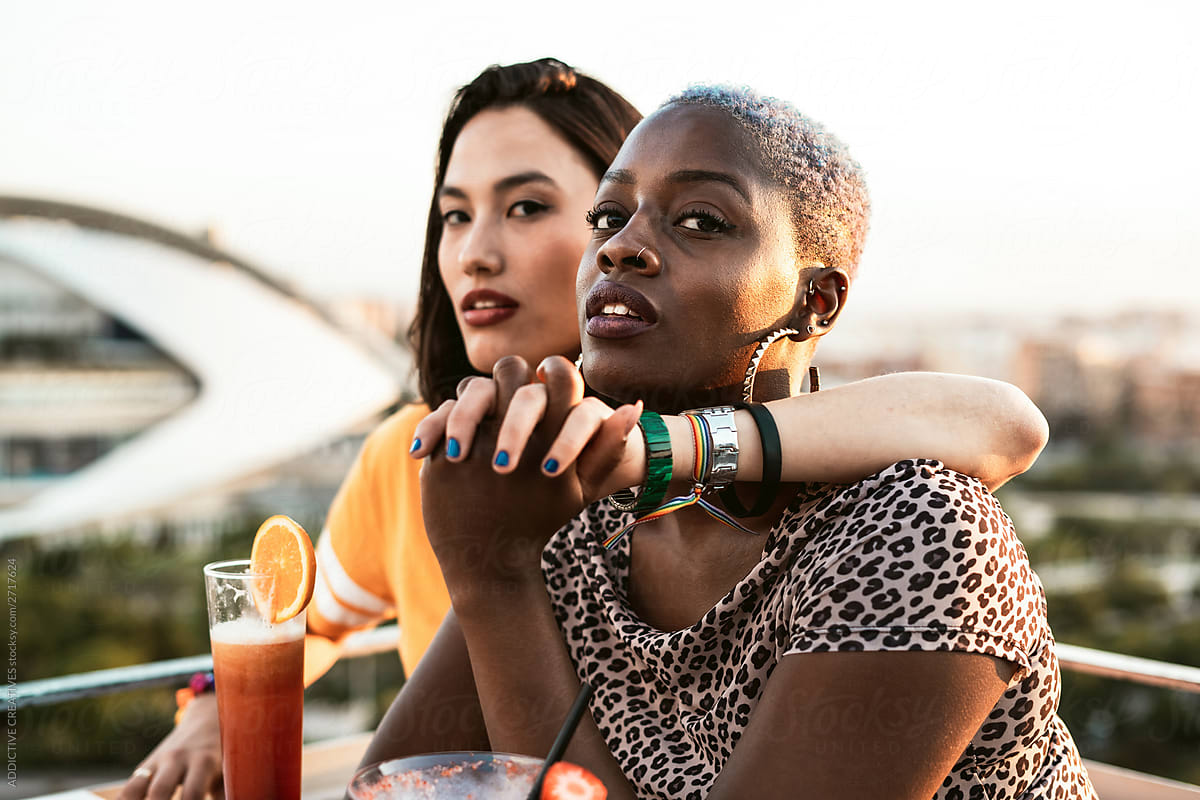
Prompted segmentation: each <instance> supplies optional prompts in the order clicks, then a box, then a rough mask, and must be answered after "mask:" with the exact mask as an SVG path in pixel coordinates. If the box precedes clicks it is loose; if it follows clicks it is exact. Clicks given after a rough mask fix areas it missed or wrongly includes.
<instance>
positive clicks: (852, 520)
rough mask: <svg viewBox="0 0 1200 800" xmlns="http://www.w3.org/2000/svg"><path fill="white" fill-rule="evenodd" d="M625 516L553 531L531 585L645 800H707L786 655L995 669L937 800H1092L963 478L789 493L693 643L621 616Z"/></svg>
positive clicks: (1044, 667)
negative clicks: (981, 719)
mask: <svg viewBox="0 0 1200 800" xmlns="http://www.w3.org/2000/svg"><path fill="white" fill-rule="evenodd" d="M628 522H629V516H628V515H627V514H624V513H622V512H619V511H617V510H615V509H614V508H612V507H611V506H610V505H609V504H608V503H607V502H605V501H601V502H600V503H597V504H594V505H593V506H592V507H590V508H589V509H588V510H586V511H585V512H584V513H583V514H581V515H580V516H579V517H577V518H576V519H574V520H573V521H572V522H571V523H569V524H568V525H567V526H565V527H564V528H563V529H562V530H561V531H559V532H558V533H557V534H556V535H555V537H554V538H553V539H552V540H551V541H550V543H549V544H548V545H547V547H546V549H545V551H544V553H543V563H542V568H543V573H544V575H545V578H546V585H547V587H548V590H549V592H550V596H551V600H552V603H553V605H554V609H555V614H556V616H557V618H558V623H559V627H560V628H561V629H562V632H563V639H564V641H565V642H566V645H567V647H568V649H569V650H570V653H571V659H572V661H573V662H574V664H575V667H576V671H577V673H578V674H579V677H580V679H581V680H586V681H588V682H590V683H591V684H592V686H593V687H594V689H595V695H594V696H593V698H592V704H591V711H592V715H593V717H594V719H595V720H596V723H597V724H598V726H599V728H600V731H601V733H602V734H603V736H604V737H605V739H606V741H607V742H608V746H609V748H610V750H611V751H612V753H613V755H614V756H615V757H616V759H617V761H618V762H619V763H620V764H621V768H622V770H623V771H624V773H625V775H626V776H627V777H628V778H629V780H630V782H631V783H632V784H633V785H634V787H635V788H636V790H637V792H638V795H639V796H640V797H644V798H672V799H674V798H687V800H693V798H695V799H696V800H698V799H699V798H703V797H704V796H706V795H707V794H708V791H709V789H710V787H711V786H712V783H713V781H714V780H715V779H716V776H717V775H718V773H719V772H720V771H721V768H722V766H723V765H724V764H725V761H726V759H728V758H729V756H730V754H731V753H732V752H733V748H734V747H735V746H736V745H737V743H738V739H739V738H740V736H741V734H742V731H743V730H744V729H745V728H746V725H747V723H748V722H749V720H750V716H751V714H752V713H753V711H754V707H755V705H756V704H757V702H758V700H759V699H760V698H761V696H762V690H763V686H764V684H765V683H766V681H767V680H768V678H769V677H770V675H771V672H772V670H773V669H774V667H775V665H776V664H778V663H779V660H780V659H781V658H783V657H785V656H789V655H793V654H802V653H810V652H821V651H830V650H839V651H845V650H962V651H969V652H976V653H987V654H990V655H993V656H996V657H998V658H1002V659H1004V660H1006V661H1009V662H1010V663H1012V664H1013V665H1014V666H1015V667H1016V670H1017V671H1016V673H1015V674H1014V676H1013V678H1012V680H1011V681H1010V683H1009V686H1008V689H1007V691H1006V692H1005V693H1004V695H1003V696H1002V697H1001V699H1000V701H999V702H998V703H997V704H996V707H995V709H994V710H993V711H992V713H991V714H990V715H989V717H988V719H987V721H986V722H985V723H984V724H983V726H982V727H981V728H980V729H979V731H978V733H976V735H975V737H974V738H973V739H972V741H971V743H970V745H969V746H968V747H967V749H966V751H965V752H964V753H963V754H962V756H961V758H959V759H958V761H957V763H956V764H955V765H954V768H953V770H952V771H951V772H950V774H949V775H947V776H946V779H945V781H944V782H943V784H942V786H941V788H940V789H939V790H938V792H937V794H936V797H937V798H946V800H950V798H988V799H989V800H1001V799H1002V798H1094V797H1095V793H1094V791H1093V790H1092V788H1091V785H1090V783H1089V781H1088V777H1087V772H1086V770H1085V769H1084V767H1083V764H1082V763H1081V761H1080V758H1079V754H1078V752H1077V751H1076V748H1075V744H1074V742H1073V741H1072V740H1071V736H1070V734H1069V733H1068V732H1067V729H1066V727H1065V726H1064V725H1063V724H1062V722H1061V720H1059V718H1058V716H1057V715H1056V710H1057V706H1058V697H1059V673H1058V662H1057V660H1056V658H1055V655H1054V639H1053V637H1052V635H1051V633H1050V629H1049V627H1048V626H1047V624H1046V605H1045V597H1044V595H1043V592H1042V587H1041V583H1040V582H1039V581H1038V578H1037V576H1036V575H1035V574H1034V573H1033V571H1032V570H1031V569H1030V567H1029V562H1028V560H1027V558H1026V555H1025V549H1024V547H1022V545H1021V543H1020V542H1019V541H1018V540H1017V537H1016V534H1015V533H1014V531H1013V528H1012V523H1011V521H1010V520H1009V518H1008V517H1007V516H1006V515H1005V514H1004V512H1003V511H1002V510H1001V508H1000V506H999V504H997V503H996V501H995V499H994V498H993V497H992V495H991V494H990V493H988V491H987V490H986V489H985V488H984V487H983V486H982V484H980V483H979V482H978V481H976V480H975V479H973V478H968V477H965V476H963V475H960V474H958V473H955V472H951V471H949V470H947V469H945V468H944V467H943V466H942V465H941V464H940V463H939V462H936V461H902V462H899V463H897V464H894V465H892V466H891V467H888V468H887V469H884V470H882V471H881V472H879V473H877V474H876V475H873V476H871V477H870V478H867V479H865V480H863V481H860V482H858V483H854V484H849V485H831V484H808V485H806V486H804V487H802V489H801V491H800V493H799V494H798V496H797V497H796V499H795V500H794V501H793V502H792V503H791V504H790V505H789V507H788V509H787V510H786V511H785V512H784V514H783V516H782V517H781V519H780V521H779V522H778V523H777V524H776V526H775V527H774V529H773V530H772V531H771V533H770V534H769V535H768V539H767V541H766V543H765V546H764V551H763V557H762V559H761V561H759V563H758V564H757V565H756V566H755V567H754V568H753V569H751V571H750V572H749V573H748V574H747V575H746V577H745V578H743V579H742V580H741V581H740V582H739V583H738V584H737V585H736V586H735V587H734V588H733V589H732V590H730V592H729V593H728V594H727V595H726V596H725V597H724V598H723V599H722V600H721V601H720V602H719V603H718V604H717V605H716V606H715V607H714V608H712V609H711V610H710V611H709V612H708V613H706V614H705V615H704V616H703V617H702V618H701V619H700V620H699V621H698V622H696V624H695V625H693V626H692V627H691V628H688V629H686V630H681V631H673V632H663V631H659V630H657V629H655V628H653V627H651V626H650V625H648V624H647V623H645V622H643V621H642V620H640V619H639V618H638V617H637V615H636V614H635V613H634V612H633V611H632V610H631V608H630V607H629V604H628V592H627V581H628V575H629V564H630V556H629V553H630V550H629V537H626V538H625V539H623V540H622V541H621V542H620V543H619V544H618V545H617V546H616V547H614V548H613V549H612V550H611V551H606V550H605V549H604V548H603V547H602V546H601V544H600V543H601V541H603V540H604V539H605V538H606V537H607V536H608V535H611V534H612V533H613V532H614V531H616V530H619V529H620V527H621V526H622V525H625V524H627V523H628Z"/></svg>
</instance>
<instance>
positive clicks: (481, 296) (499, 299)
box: [458, 289, 521, 311]
mask: <svg viewBox="0 0 1200 800" xmlns="http://www.w3.org/2000/svg"><path fill="white" fill-rule="evenodd" d="M486 301H490V302H492V303H495V304H496V306H498V307H502V308H504V307H515V306H519V305H521V304H520V303H518V302H517V301H516V300H514V299H512V298H511V297H509V296H508V295H506V294H504V293H502V292H497V291H496V290H495V289H472V290H471V291H469V292H467V293H466V294H465V295H463V299H462V302H461V303H459V306H458V307H459V308H461V309H462V310H463V311H471V310H472V309H474V308H475V304H476V303H479V302H486Z"/></svg>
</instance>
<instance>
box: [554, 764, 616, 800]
mask: <svg viewBox="0 0 1200 800" xmlns="http://www.w3.org/2000/svg"><path fill="white" fill-rule="evenodd" d="M606 797H608V789H605V788H604V784H603V783H601V782H600V779H599V778H597V777H596V776H595V775H593V774H592V773H590V772H588V771H587V770H586V769H584V768H583V767H581V766H579V765H578V764H571V763H568V762H566V761H559V762H557V763H556V764H553V765H552V766H551V767H550V769H549V770H547V771H546V780H545V781H544V782H543V783H542V800H604V798H606Z"/></svg>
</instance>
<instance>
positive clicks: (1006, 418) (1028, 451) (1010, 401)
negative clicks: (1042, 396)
mask: <svg viewBox="0 0 1200 800" xmlns="http://www.w3.org/2000/svg"><path fill="white" fill-rule="evenodd" d="M997 393H998V395H999V397H998V398H997V400H996V405H997V410H998V412H999V413H997V414H996V416H995V419H996V420H997V423H998V424H997V428H996V435H997V441H996V446H995V449H994V450H993V452H994V453H995V454H996V456H997V460H998V462H999V465H1000V470H999V472H1001V473H1002V474H1001V475H999V476H997V477H998V478H999V480H997V481H996V482H995V484H994V485H992V486H991V488H993V489H994V488H996V487H997V486H1000V485H1001V484H1003V483H1004V482H1006V481H1008V480H1009V479H1010V478H1014V477H1016V476H1017V475H1020V474H1021V473H1023V472H1025V471H1026V470H1028V469H1029V468H1030V467H1032V466H1033V463H1034V462H1035V461H1037V458H1038V456H1039V455H1041V452H1042V450H1043V449H1044V448H1045V447H1046V442H1047V441H1049V439H1050V426H1049V424H1048V423H1047V422H1046V417H1045V416H1044V415H1043V414H1042V412H1041V410H1040V409H1039V408H1038V407H1037V406H1036V405H1034V402H1033V401H1032V400H1030V399H1029V396H1028V395H1027V394H1025V392H1023V391H1021V390H1020V389H1019V388H1017V387H1016V386H1014V385H1013V384H1011V383H1002V382H998V386H997Z"/></svg>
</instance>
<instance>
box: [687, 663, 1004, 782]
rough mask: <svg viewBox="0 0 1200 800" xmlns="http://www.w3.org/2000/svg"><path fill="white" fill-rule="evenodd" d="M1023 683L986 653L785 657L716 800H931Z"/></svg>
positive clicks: (724, 774)
mask: <svg viewBox="0 0 1200 800" xmlns="http://www.w3.org/2000/svg"><path fill="white" fill-rule="evenodd" d="M1012 674H1013V667H1012V665H1011V664H1009V663H1008V662H1006V661H1001V660H1000V659H997V658H993V657H992V656H988V655H983V654H980V653H962V652H866V653H804V654H798V655H790V656H784V658H783V660H782V661H780V663H779V666H778V667H776V669H775V671H774V672H773V673H772V674H771V678H770V680H768V681H767V684H766V688H765V689H764V694H763V697H762V701H761V702H760V703H759V705H758V707H757V708H756V709H755V711H754V714H753V716H752V717H751V718H750V724H749V725H748V726H747V728H746V730H745V732H744V733H743V735H742V738H741V740H740V741H739V742H738V745H737V747H736V748H735V749H734V751H733V755H732V756H730V758H729V761H728V762H726V764H725V768H724V769H723V770H722V771H721V774H720V776H718V778H717V781H716V783H714V785H713V789H712V792H711V793H710V794H709V798H710V800H725V799H726V798H741V797H755V798H761V800H773V799H774V798H779V799H780V800H783V799H784V798H787V799H788V800H791V798H795V797H797V794H796V787H798V786H803V787H804V790H805V791H804V795H803V796H804V797H838V798H844V800H874V798H878V797H887V798H895V799H896V800H926V798H929V797H932V796H933V794H934V792H936V791H937V788H938V786H939V784H940V783H941V782H942V780H943V779H944V778H945V777H946V775H947V774H948V773H949V772H950V770H951V768H952V767H953V766H954V763H955V761H956V760H957V759H958V758H959V756H961V755H962V753H963V751H964V750H965V749H966V747H967V745H968V744H969V743H970V741H971V737H972V736H974V734H975V732H976V731H978V730H979V727H980V726H981V725H982V724H983V723H984V721H985V720H986V718H987V715H988V714H989V713H990V712H991V710H992V708H993V707H994V706H995V704H996V702H997V701H998V700H999V699H1000V696H1001V695H1002V694H1003V693H1004V689H1005V686H1006V685H1007V683H1008V680H1009V678H1010V677H1011V676H1012Z"/></svg>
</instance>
